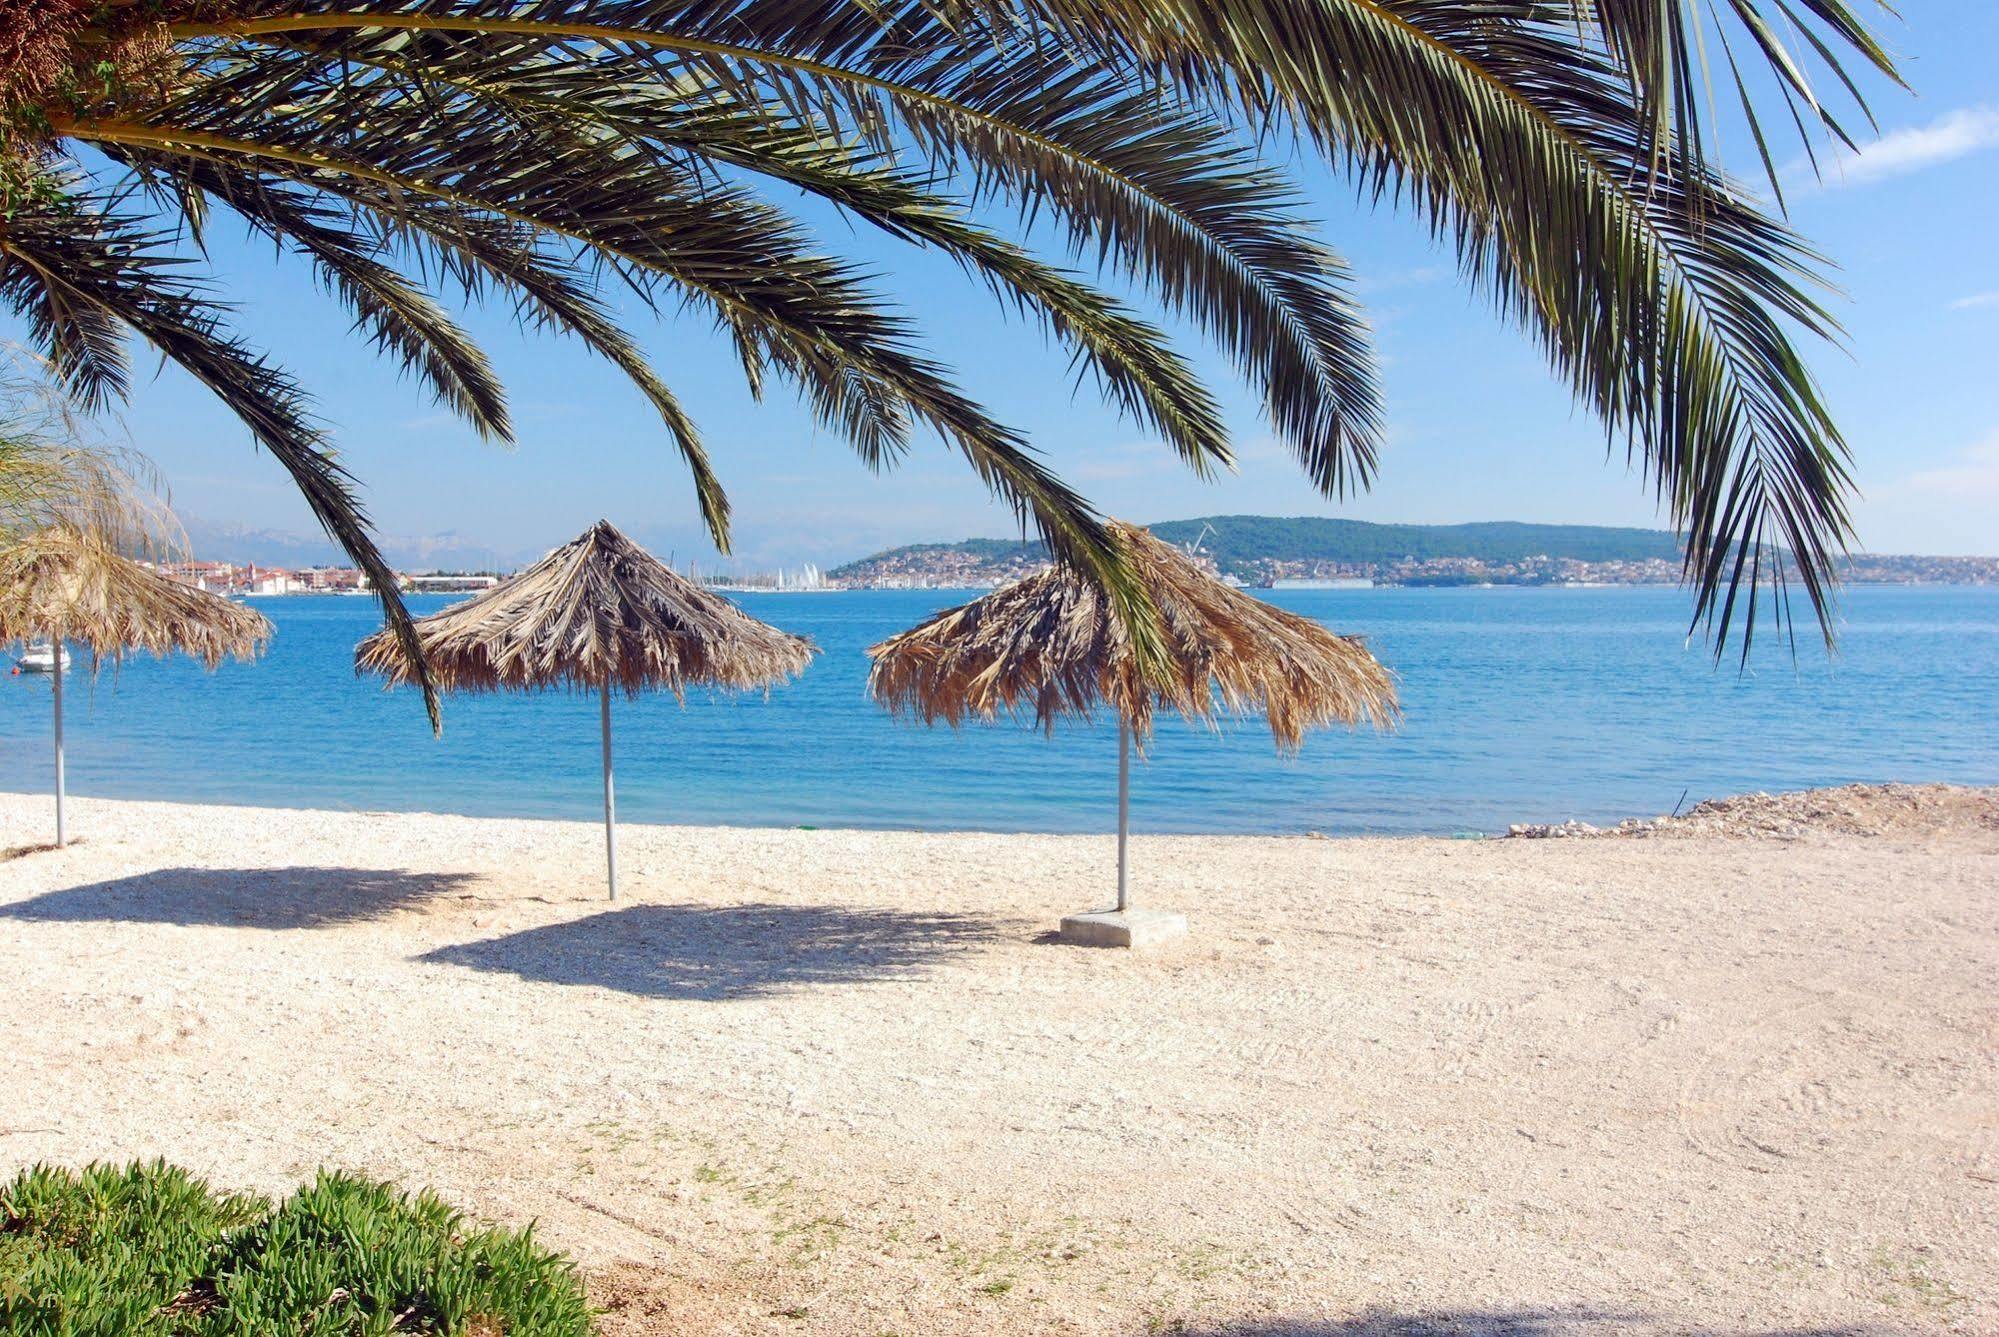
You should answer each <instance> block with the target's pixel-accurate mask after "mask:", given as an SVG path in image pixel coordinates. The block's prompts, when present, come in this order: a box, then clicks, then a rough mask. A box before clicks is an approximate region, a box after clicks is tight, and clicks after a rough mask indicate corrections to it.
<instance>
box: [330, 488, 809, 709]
mask: <svg viewBox="0 0 1999 1337" xmlns="http://www.w3.org/2000/svg"><path fill="white" fill-rule="evenodd" d="M416 627H417V634H418V636H419V637H420V639H421V641H422V644H423V651H424V657H425V658H426V659H427V660H428V661H429V663H430V668H431V672H432V674H433V675H434V676H435V677H436V680H437V683H438V685H439V686H440V687H442V688H444V689H445V690H447V691H459V692H491V691H513V692H526V691H534V690H538V689H541V688H547V687H570V688H575V689H577V690H583V691H596V690H598V689H600V688H603V687H605V686H607V685H608V686H610V687H614V688H620V689H622V690H623V691H624V692H625V694H626V695H627V696H636V695H638V694H639V693H640V692H642V691H646V690H648V689H657V688H665V689H666V690H667V691H670V692H672V693H673V694H674V695H675V696H681V695H682V694H683V693H684V692H685V690H686V689H687V688H688V687H689V686H714V687H768V686H770V685H771V684H772V683H775V682H780V681H782V680H784V679H785V678H788V677H791V676H792V675H794V674H796V673H799V672H801V671H802V670H803V669H804V668H805V666H806V664H807V663H809V662H810V661H811V658H812V656H813V654H814V653H815V652H816V649H817V647H815V646H814V645H813V644H812V642H811V641H808V640H806V639H805V638H804V637H802V636H793V635H791V634H790V633H789V632H783V631H779V630H778V629H777V628H776V627H773V626H770V625H768V624H766V623H763V622H759V621H757V620H756V619H755V618H753V617H751V616H750V615H749V614H748V613H745V612H744V611H743V610H742V609H740V608H738V607H736V605H735V604H733V603H731V602H729V601H728V600H727V599H724V598H722V597H721V596H720V595H717V594H713V593H710V592H709V591H707V590H705V589H702V588H701V587H700V586H699V585H696V584H695V583H694V582H693V581H690V580H688V579H687V578H686V577H684V576H681V575H680V574H678V573H677V572H675V571H674V570H673V569H672V568H671V567H669V566H667V565H666V564H665V563H664V562H662V561H660V560H659V559H658V558H656V557H654V556H653V555H652V554H651V553H649V552H647V551H646V550H645V549H644V548H641V547H640V546H639V545H638V544H636V543H634V542H632V541H631V540H630V539H628V538H626V537H625V536H624V535H623V534H621V533H619V532H618V529H617V527H616V526H614V525H613V524H611V522H610V521H608V520H599V521H598V522H597V523H596V524H595V525H593V526H592V527H591V528H590V529H589V530H587V531H586V532H585V533H584V534H583V535H582V536H581V537H579V538H577V539H575V540H573V541H571V542H569V543H566V544H564V545H563V546H562V547H560V548H557V549H556V550H555V551H554V552H551V553H549V554H548V556H546V557H544V558H542V559H541V560H540V561H539V562H536V563H535V564H534V565H533V566H531V567H529V568H528V569H527V570H525V571H522V572H520V573H519V574H517V575H514V576H510V577H508V578H507V579H506V580H504V581H502V582H501V583H500V584H498V585H495V586H494V587H493V588H492V589H490V590H487V591H485V592H484V593H481V594H479V595H477V596H476V597H474V598H471V599H468V600H466V601H465V602H464V603H461V604H457V605H454V606H453V607H450V608H447V609H445V610H444V611H443V612H441V613H433V614H432V615H431V616H429V617H425V618H419V619H417V623H416ZM354 669H355V672H357V673H367V672H374V673H380V674H382V675H384V676H385V677H387V678H388V679H389V681H390V682H391V683H402V682H409V681H412V675H411V673H410V671H409V665H408V663H407V661H406V660H405V659H404V657H403V653H402V650H401V648H400V646H399V645H398V643H397V641H396V639H395V637H394V635H393V634H392V633H391V632H389V631H388V630H387V629H384V630H382V631H378V632H376V633H375V634H374V635H373V636H370V637H369V638H368V639H367V640H365V641H363V642H361V644H360V645H358V646H356V647H355V650H354Z"/></svg>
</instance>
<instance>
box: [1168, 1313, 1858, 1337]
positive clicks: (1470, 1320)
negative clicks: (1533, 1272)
mask: <svg viewBox="0 0 1999 1337" xmlns="http://www.w3.org/2000/svg"><path fill="white" fill-rule="evenodd" d="M1173 1331H1178V1332H1183V1333H1185V1334H1187V1337H1613V1334H1615V1335H1616V1337H1636V1335H1637V1334H1640V1333H1647V1332H1674V1333H1682V1334H1685V1335H1686V1337H1868V1334H1873V1333H1884V1332H1885V1331H1886V1330H1885V1329H1881V1328H1873V1327H1854V1326H1851V1325H1844V1324H1842V1325H1839V1326H1836V1327H1806V1328H1763V1327H1747V1328H1744V1327H1712V1328H1711V1327H1704V1326H1701V1325H1698V1324H1695V1325H1687V1324H1684V1323H1681V1322H1675V1321H1667V1320H1664V1319H1661V1318H1659V1317H1658V1316H1656V1315H1649V1314H1637V1313H1629V1312H1622V1311H1605V1310H1596V1309H1441V1310H1435V1311H1421V1312H1411V1311H1405V1310H1397V1309H1386V1308H1380V1309H1368V1310H1365V1311H1363V1312H1361V1313H1359V1314H1355V1315H1353V1316H1351V1317H1349V1318H1341V1319H1295V1320H1287V1319H1281V1318H1279V1319H1252V1320H1248V1321H1246V1322H1243V1323H1240V1324H1233V1323H1231V1324H1223V1325H1222V1326H1219V1327H1201V1328H1185V1327H1183V1328H1178V1329H1173Z"/></svg>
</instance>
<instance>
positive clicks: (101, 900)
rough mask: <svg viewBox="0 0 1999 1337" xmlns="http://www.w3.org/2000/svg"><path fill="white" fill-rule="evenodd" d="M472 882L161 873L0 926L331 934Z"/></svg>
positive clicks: (457, 876) (281, 872)
mask: <svg viewBox="0 0 1999 1337" xmlns="http://www.w3.org/2000/svg"><path fill="white" fill-rule="evenodd" d="M471 881H472V878H471V875H470V874H467V873H411V872H404V871H402V870H400V869H394V868H310V867H300V868H162V869H159V870H158V871H156V872H151V873H140V874H137V875H135V876H133V877H121V878H115V879H113V880H111V881H108V882H91V883H87V884H85V885H83V886H79V887H65V888H63V889H61V890H59V891H50V892H44V893H43V894H42V895H40V896H35V897H32V898H30V899H28V900H25V901H19V902H16V903H15V904H13V905H6V906H0V918H7V919H31V920H45V921H46V920H53V921H68V922H80V923H88V922H109V923H140V924H186V925H216V926H220V927H231V928H236V927H247V928H261V929H274V930H282V929H312V928H332V927H335V926H337V925H340V924H352V923H359V922H361V921H363V920H368V919H380V918H382V917H383V916H384V915H388V914H392V913H394V912H395V911H397V910H404V909H409V908H411V907H414V906H417V905H421V904H423V903H424V902H425V901H428V900H431V899H432V898H434V897H437V896H442V895H445V894H446V893H448V892H452V891H455V890H457V889H458V888H460V887H463V886H465V885H467V884H468V883H470V882H471Z"/></svg>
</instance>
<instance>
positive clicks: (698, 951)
mask: <svg viewBox="0 0 1999 1337" xmlns="http://www.w3.org/2000/svg"><path fill="white" fill-rule="evenodd" d="M1005 936H1008V935H1007V934H1006V933H1005V931H1004V929H1003V927H1002V926H1001V925H1000V924H999V923H998V922H997V921H995V920H991V919H987V918H983V917H980V916H976V915H960V914H947V913H942V912H934V913H924V912H912V911H903V910H875V909H866V908H859V907H851V906H837V905H756V904H753V905H635V906H632V907H630V908H628V909H623V910H608V911H605V912H604V913H602V914H595V915H590V916H588V917H587V918H583V919H577V920H571V921H569V922H567V923H561V924H549V925H546V926H544V927H541V928H531V929H524V930H522V931H520V932H518V933H509V934H507V935H506V936H504V937H499V938H489V939H487V940H485V941H483V942H469V943H461V944H456V945H453V946H448V947H440V948H438V949H436V950H435V951H432V952H427V953H425V954H424V955H423V956H421V957H418V958H417V959H418V960H420V961H426V962H430V963H433V964H442V965H454V966H466V967H469V968H471V969H473V970H485V971H494V972H497V973H500V974H507V975H517V976H519V977H520V978H522V979H525V980H535V981H539V982H542V983H547V984H583V985H596V986H597V987H599V988H605V989H616V990H618V991H620V992H622V993H628V994H635V995H637V996H639V997H642V998H676V999H693V1000H701V1001H708V1002H716V1001H722V1000H726V999H737V998H760V997H765V996H768V995H771V994H777V993H783V992H787V991H790V990H794V989H801V988H809V987H811V986H814V985H822V984H853V983H866V982H870V981H879V980H890V979H897V978H903V977H907V976H910V975H913V974H916V973H919V972H921V971H922V970H923V969H924V968H925V967H927V966H929V965H932V964H934V963H935V962H937V961H939V960H942V959H944V958H947V957H949V956H951V955H953V954H955V953H957V952H961V951H964V950H965V949H967V948H969V947H972V946H975V945H977V944H979V943H982V942H992V941H996V940H999V939H1000V938H1002V937H1005Z"/></svg>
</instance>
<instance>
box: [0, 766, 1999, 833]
mask: <svg viewBox="0 0 1999 1337" xmlns="http://www.w3.org/2000/svg"><path fill="white" fill-rule="evenodd" d="M67 794H68V797H69V800H70V802H72V803H78V802H81V803H87V804H108V805H131V806H135V807H168V808H196V809H213V810H218V811H227V812H241V813H272V814H277V813H307V814H324V815H327V816H335V817H406V818H434V819H438V820H442V821H466V822H529V823H536V824H543V825H549V826H565V825H573V826H585V827H590V828H592V829H595V830H601V829H602V819H601V817H594V816H581V815H579V816H551V815H542V814H535V813H511V812H457V811H452V810H449V809H436V808H360V807H328V806H326V805H325V804H321V803H309V802H302V803H298V804H287V803H268V802H263V803H251V802H243V801H240V800H234V799H206V798H172V799H162V798H138V797H128V796H124V795H111V794H92V793H90V792H89V791H88V790H84V791H78V790H77V789H76V788H75V787H74V786H72V787H71V788H69V789H68V790H67ZM1884 795H1885V796H1895V795H1904V796H1915V801H1917V802H1923V801H1927V800H1928V799H1930V798H1940V799H1941V800H1942V801H1945V802H1959V801H1973V802H1975V801H1978V800H1979V799H1980V798H1981V797H1982V798H1983V799H1984V800H1986V801H1990V802H1993V803H1994V804H1999V783H1994V784H1979V783H1972V784H1964V783H1959V782H1956V781H1924V780H1879V781H1876V780H1865V781H1856V782H1853V783H1850V784H1839V785H1820V786H1811V787H1807V788H1802V789H1785V790H1775V791H1765V790H1754V791H1745V792H1742V793H1737V794H1727V795H1721V796H1716V797H1709V798H1701V799H1693V798H1691V797H1690V798H1689V800H1688V802H1687V803H1686V804H1685V805H1684V806H1683V808H1682V810H1681V812H1680V813H1656V814H1652V815H1650V816H1645V815H1639V814H1632V815H1629V816H1625V817H1621V818H1617V819H1615V820H1608V821H1604V822H1590V821H1585V820H1582V819H1579V818H1574V817H1569V818H1563V819H1561V820H1558V821H1519V822H1510V823H1508V824H1507V825H1506V827H1505V828H1503V829H1500V830H1473V829H1471V828H1460V829H1457V830H1447V829H1443V828H1439V829H1437V830H1434V831H1397V832H1389V831H1319V830H1310V829H1308V830H1299V831H1175V830H1156V829H1146V828H1145V827H1143V826H1135V827H1134V828H1133V833H1132V834H1133V836H1134V837H1135V838H1136V837H1143V838H1144V839H1146V840H1148V841H1151V840H1166V841H1170V840H1275V841H1288V840H1312V841H1334V842H1342V843H1343V842H1349V841H1376V840H1378V841H1445V842H1450V843H1454V844H1462V843H1465V842H1479V841H1507V840H1543V839H1574V838H1591V837H1616V836H1626V837H1628V836H1641V837H1642V836H1650V835H1654V834H1675V833H1677V831H1679V830H1681V829H1684V828H1683V824H1685V823H1688V822H1692V823H1693V824H1694V825H1696V826H1699V827H1700V828H1701V829H1704V830H1706V831H1707V832H1708V833H1710V834H1716V833H1718V832H1716V830H1715V826H1716V823H1715V822H1713V821H1706V822H1702V821H1701V820H1700V818H1701V816H1702V814H1703V810H1708V811H1709V812H1712V811H1713V810H1716V809H1719V810H1720V811H1721V812H1723V813H1733V814H1735V815H1737V816H1739V817H1743V818H1746V819H1748V820H1747V825H1746V828H1745V829H1746V830H1747V831H1748V832H1749V833H1752V834H1767V833H1768V830H1769V827H1770V826H1771V824H1772V823H1773V822H1777V821H1784V820H1788V821H1790V822H1792V823H1793V824H1797V823H1802V822H1807V821H1809V814H1810V812H1811V811H1812V810H1813V809H1815V808H1821V807H1823V806H1824V801H1825V800H1826V799H1827V797H1828V796H1830V797H1831V799H1832V801H1834V802H1835V803H1838V802H1844V801H1845V800H1846V799H1847V798H1848V797H1854V798H1856V800H1857V801H1858V802H1860V803H1861V804H1862V805H1863V806H1865V805H1867V804H1870V803H1872V802H1873V801H1874V800H1875V799H1877V798H1879V797H1881V796H1884ZM7 800H14V801H19V802H22V803H27V804H32V803H33V802H35V801H36V800H44V801H46V803H47V805H48V807H49V810H50V814H51V817H50V820H51V822H53V812H54V799H53V798H52V797H51V796H50V794H49V793H48V792H46V791H41V790H34V789H9V788H4V787H0V801H7ZM1104 818H1105V820H1104V826H1103V828H1102V829H1101V830H1100V829H1096V828H1080V829H1064V830H1049V829H1045V828H1040V829H1036V828H999V827H991V828H987V827H923V826H888V825H882V826H854V825H840V824H837V823H827V824H820V823H813V822H799V823H789V824H784V825H779V824H776V823H769V822H758V823H751V822H740V823H739V822H649V821H645V820H643V819H640V818H631V817H621V818H620V820H619V828H618V829H619V830H620V831H624V830H627V829H633V830H637V829H657V830H662V831H674V832H687V833H698V832H720V831H728V832H745V833H772V832H804V833H808V834H810V833H825V834H845V835H870V836H897V835H901V836H947V837H948V836H967V837H970V836H977V837H988V838H1002V839H1005V838H1020V839H1030V840H1031V839H1042V838H1046V839H1050V840H1068V839H1077V840H1087V839H1091V838H1094V837H1098V836H1104V835H1109V834H1110V833H1111V831H1112V826H1113V823H1114V822H1115V814H1114V812H1112V811H1110V810H1109V809H1108V808H1106V810H1105V814H1104ZM27 843H29V844H33V843H34V842H32V841H29V842H27ZM4 848H5V847H4V846H0V850H4Z"/></svg>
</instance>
